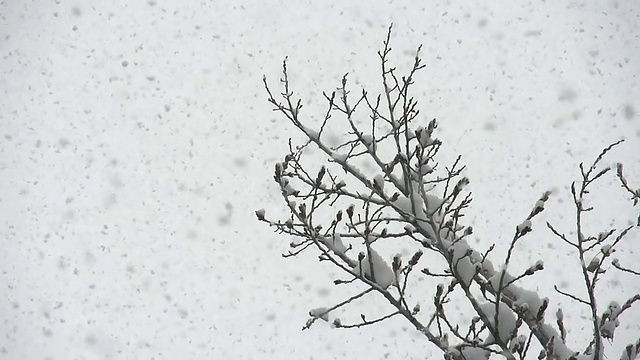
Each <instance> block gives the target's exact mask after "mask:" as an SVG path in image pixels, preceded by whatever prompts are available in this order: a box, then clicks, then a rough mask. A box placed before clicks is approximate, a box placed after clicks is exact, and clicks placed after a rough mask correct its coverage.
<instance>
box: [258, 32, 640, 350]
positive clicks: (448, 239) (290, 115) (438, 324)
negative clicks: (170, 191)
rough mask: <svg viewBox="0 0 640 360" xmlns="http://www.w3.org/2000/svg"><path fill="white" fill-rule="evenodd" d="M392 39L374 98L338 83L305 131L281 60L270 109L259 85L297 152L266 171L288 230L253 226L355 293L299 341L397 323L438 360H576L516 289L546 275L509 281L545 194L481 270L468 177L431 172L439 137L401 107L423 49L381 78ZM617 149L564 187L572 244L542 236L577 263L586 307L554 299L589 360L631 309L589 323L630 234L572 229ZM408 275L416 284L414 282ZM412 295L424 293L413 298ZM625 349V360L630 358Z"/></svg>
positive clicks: (535, 299)
mask: <svg viewBox="0 0 640 360" xmlns="http://www.w3.org/2000/svg"><path fill="white" fill-rule="evenodd" d="M390 39H391V27H390V28H389V32H388V33H387V36H386V39H385V41H384V43H383V49H382V50H381V51H379V52H378V56H379V58H380V75H381V83H382V93H381V94H379V95H371V94H372V93H371V92H369V91H366V90H362V91H361V92H358V93H357V96H355V98H353V97H352V96H351V93H352V92H351V91H350V90H349V81H348V76H347V75H344V76H343V77H342V80H341V82H340V86H339V87H338V88H337V90H336V91H334V92H331V93H323V96H324V99H325V100H326V101H327V110H326V112H325V113H324V116H323V117H322V119H321V121H320V124H319V126H316V127H314V125H313V124H311V121H309V120H308V119H306V118H305V117H304V114H302V112H301V110H302V108H303V105H302V100H301V99H297V98H295V96H294V93H293V91H292V90H291V88H290V83H289V76H288V71H289V70H288V66H287V60H286V59H285V61H284V62H283V67H282V69H283V74H282V78H281V86H282V90H281V92H280V93H279V96H278V95H276V92H273V91H272V88H271V87H270V85H269V83H268V81H267V78H266V77H265V78H264V79H263V80H264V86H265V90H266V92H267V95H268V101H269V103H271V105H272V106H273V110H274V111H276V112H279V113H280V114H282V115H283V116H284V117H285V118H287V119H288V120H289V121H290V122H291V123H292V124H293V125H294V126H295V127H296V128H298V129H299V130H300V131H301V132H302V134H304V136H305V137H306V141H305V142H304V143H303V144H301V145H298V146H294V145H293V144H292V142H291V141H290V142H289V152H288V153H287V154H286V156H285V157H284V159H283V161H281V162H278V163H277V164H276V166H275V170H274V180H275V182H276V183H277V184H278V186H279V187H280V190H281V194H282V197H283V199H284V202H285V204H286V206H287V211H288V213H289V215H288V217H287V218H285V219H283V220H271V219H269V218H268V217H267V215H266V212H265V211H264V210H262V209H261V210H258V211H256V216H257V218H258V220H260V221H264V222H266V223H268V224H269V225H270V226H272V227H273V228H274V229H275V230H276V231H277V232H279V233H283V234H286V235H288V236H290V237H293V239H294V240H293V241H292V242H291V243H290V249H289V251H288V252H287V253H285V254H283V256H285V257H294V256H296V255H298V254H300V253H302V252H304V251H310V250H311V249H315V250H313V251H316V252H317V254H318V259H319V260H320V261H322V262H328V263H330V264H331V265H332V266H335V267H336V268H338V269H340V270H341V272H342V275H341V277H342V278H340V279H335V280H334V284H335V285H336V286H353V288H354V291H353V294H354V295H352V296H351V297H348V298H347V299H345V300H342V301H338V302H337V303H335V304H334V305H333V306H326V304H322V306H321V307H318V308H316V309H313V310H311V311H310V312H309V315H310V316H311V318H310V319H309V321H308V322H307V323H306V325H305V326H304V327H303V328H304V329H306V328H309V327H310V326H311V325H313V324H314V323H315V322H316V320H317V319H323V320H325V321H327V322H330V323H332V324H333V326H334V327H336V328H352V327H361V326H367V325H375V324H377V323H379V322H382V321H384V320H386V319H388V318H391V317H396V316H400V317H403V318H405V319H406V320H407V321H409V322H410V323H411V324H412V325H413V326H414V327H415V329H416V330H417V331H419V332H420V333H422V334H424V336H425V337H426V339H427V340H428V341H430V342H431V343H433V344H434V345H435V346H436V347H438V348H439V349H440V350H441V351H442V353H443V355H444V357H445V358H454V359H471V358H473V359H487V358H489V356H490V355H491V354H500V355H502V356H504V357H506V358H508V359H516V358H520V359H524V358H526V357H528V356H529V357H530V356H538V357H539V358H544V357H546V358H550V359H570V358H574V357H575V356H577V355H579V354H580V353H579V352H578V351H574V350H571V349H569V348H568V347H567V343H566V341H567V339H566V338H567V334H568V333H569V331H568V329H570V328H571V327H572V326H573V324H566V323H565V322H564V316H563V313H562V311H561V310H558V311H557V312H556V318H555V324H554V325H552V324H547V323H546V317H545V315H546V310H547V308H548V306H549V299H548V298H547V297H544V296H541V295H539V294H538V293H537V292H534V291H531V290H527V289H524V288H523V287H521V285H520V282H521V280H522V279H523V278H525V277H532V276H535V274H536V273H537V272H539V271H542V270H543V269H544V264H543V262H542V261H541V260H540V261H537V262H534V263H533V264H530V265H529V267H528V268H527V269H526V270H525V271H523V272H522V273H520V274H511V273H509V271H508V265H509V264H510V262H511V260H512V256H513V254H514V253H515V252H516V251H517V248H518V247H517V244H518V243H519V242H520V240H521V239H523V238H524V237H526V236H527V234H529V233H530V232H531V231H532V230H533V229H534V228H535V227H536V226H537V224H536V216H537V215H538V214H540V213H541V212H542V211H544V209H545V206H546V201H547V200H548V199H549V197H550V195H551V194H550V193H549V192H544V193H543V194H542V196H541V197H540V198H539V199H538V200H537V201H536V202H535V203H534V206H533V207H532V210H531V211H530V212H529V214H528V215H527V214H523V219H524V220H523V221H522V223H520V224H518V225H517V226H515V232H514V234H513V237H512V240H511V242H510V243H509V244H504V246H505V247H506V248H507V255H506V258H505V259H504V260H503V261H502V262H501V263H500V265H499V266H497V267H496V266H494V265H493V263H492V261H491V260H490V258H491V251H492V250H493V249H494V246H492V247H490V248H489V249H485V250H483V251H479V250H478V249H475V248H473V247H472V246H471V245H469V242H468V241H467V240H468V238H469V236H471V235H472V234H473V228H472V227H471V226H469V225H468V224H464V222H463V219H464V214H465V211H466V209H468V208H469V206H471V204H472V196H471V193H470V192H468V190H467V185H468V184H469V182H470V180H469V179H468V178H467V177H464V176H463V175H462V173H463V170H464V169H465V167H464V165H463V164H462V161H461V157H460V156H458V157H457V159H456V160H455V162H454V163H453V164H451V165H449V166H441V165H440V164H439V163H438V162H437V160H436V158H437V156H438V153H439V151H440V150H441V148H442V146H443V143H442V142H441V141H440V140H439V139H437V138H436V137H435V132H436V130H437V127H438V123H437V121H436V119H432V120H428V121H426V120H424V119H423V117H421V116H420V111H419V108H418V103H417V101H416V100H415V99H414V98H413V97H412V96H411V93H412V89H413V85H414V80H415V78H416V74H417V73H418V71H420V70H421V69H423V68H424V65H423V64H422V60H421V57H420V50H421V49H420V48H418V51H417V52H416V56H415V58H414V59H413V62H412V63H411V65H410V66H409V67H408V70H407V73H406V75H404V76H401V75H399V73H398V70H397V68H396V67H392V66H390V59H389V57H390V54H391V44H390ZM338 119H340V120H338ZM339 121H342V122H339ZM363 124H365V125H363ZM333 126H335V127H338V128H340V127H341V128H342V129H345V131H344V132H345V133H346V136H345V137H344V138H343V139H342V140H341V142H340V143H338V144H334V142H333V141H329V138H328V135H327V133H328V131H329V129H331V128H332V127H333ZM330 144H333V145H330ZM617 144H618V143H614V144H612V145H611V146H609V147H607V148H605V150H603V151H602V153H601V154H600V155H599V156H598V158H597V159H596V161H595V162H594V163H593V164H592V165H591V166H590V167H589V168H585V167H584V165H582V164H581V165H580V171H581V176H582V179H581V181H580V182H578V183H574V184H573V185H572V187H571V189H572V196H573V198H574V203H575V205H576V216H577V218H576V223H577V229H576V233H577V239H571V238H569V237H568V236H566V235H564V234H562V233H561V232H560V231H559V230H557V228H556V227H554V226H552V225H551V224H547V226H548V227H549V229H551V231H552V232H553V233H554V234H555V235H556V236H557V237H559V238H560V239H561V240H562V241H563V242H565V243H568V244H570V245H571V248H572V249H573V250H575V251H577V253H578V256H579V257H580V260H581V264H582V269H581V271H580V272H581V273H582V275H583V278H584V283H585V287H586V289H587V296H586V297H584V296H578V295H575V294H570V293H568V292H563V291H562V290H560V289H557V290H558V291H559V292H561V293H562V294H563V295H565V296H568V297H569V298H571V299H573V300H576V301H578V302H579V303H580V304H584V305H587V306H589V307H590V308H591V310H592V316H593V319H592V320H593V321H592V324H593V329H594V340H593V341H592V343H591V344H590V345H589V346H588V347H587V350H585V351H583V352H582V355H583V356H588V357H592V358H600V356H601V354H602V353H603V345H602V341H601V340H602V339H603V338H608V339H610V338H613V336H614V330H615V329H616V327H617V326H618V324H619V321H620V314H621V313H622V312H623V311H626V310H627V309H629V308H631V306H632V305H633V304H634V303H635V302H636V300H637V299H635V298H631V299H628V300H627V301H626V302H624V305H623V306H617V303H615V304H613V303H612V304H611V305H610V306H609V308H608V309H607V311H608V312H607V311H605V312H603V313H602V314H601V315H598V311H599V309H598V308H597V304H596V297H597V294H596V282H597V279H598V277H599V276H601V275H602V274H603V273H604V271H605V270H606V269H605V267H606V266H607V265H608V264H612V265H613V267H614V268H617V269H620V270H621V271H625V272H626V273H628V274H634V271H633V270H630V269H627V268H625V267H623V266H622V265H620V264H619V262H618V261H617V259H614V260H613V261H611V260H610V257H611V254H612V253H613V252H614V251H615V250H616V248H617V247H618V246H619V244H620V243H621V242H622V240H623V239H624V238H625V237H626V236H627V235H628V234H629V233H630V232H631V231H632V230H633V229H634V228H635V227H634V226H629V227H627V228H624V229H622V230H620V231H617V230H609V231H604V232H603V233H601V234H600V235H597V236H588V235H587V234H585V233H584V230H583V228H582V221H583V219H582V217H583V214H584V213H585V212H588V211H591V210H593V209H592V208H589V207H585V203H584V201H585V198H586V197H587V194H588V190H587V188H588V186H589V185H590V184H592V183H593V182H594V181H596V180H597V179H599V178H601V177H602V176H604V175H606V174H607V173H608V171H609V170H610V169H609V168H604V169H599V162H600V161H601V160H602V158H603V157H604V156H605V155H606V154H607V153H608V152H609V151H610V150H611V149H612V148H613V147H615V146H616V145H617ZM308 147H317V148H318V149H319V150H320V151H321V153H322V154H323V156H324V157H325V159H326V161H325V162H324V163H323V165H322V166H320V167H319V168H318V167H317V165H310V164H309V161H308V156H307V152H305V150H306V149H307V148H308ZM617 174H618V178H619V179H620V181H621V183H622V187H623V188H624V189H625V190H626V191H627V192H630V193H631V194H632V199H633V200H634V201H636V202H637V200H638V196H637V195H638V193H637V191H633V190H631V188H630V187H629V185H628V182H627V181H626V179H625V178H624V176H622V166H621V165H618V171H617ZM525 215H527V216H526V217H525ZM639 220H640V219H639ZM499 245H500V244H498V246H499ZM389 246H397V248H398V249H401V248H411V249H413V250H412V252H409V254H411V253H413V255H412V256H411V257H410V258H408V259H406V258H403V256H402V255H401V254H399V253H397V254H395V255H393V253H391V254H389V253H385V251H384V249H388V248H389ZM398 252H399V251H398ZM425 259H428V260H425ZM426 262H428V263H429V267H426V266H425V263H426ZM416 268H421V271H413V270H414V269H416ZM425 279H426V280H427V282H425V281H424V280H425ZM420 282H422V283H423V284H424V283H432V284H433V285H434V286H433V288H431V289H428V290H425V289H421V290H420V291H418V290H417V289H418V287H419V283H420ZM357 284H360V285H359V286H358V285H357ZM362 285H364V286H365V288H366V290H364V291H363V290H362ZM376 294H377V295H378V296H381V297H382V298H384V299H386V301H387V302H388V304H389V306H390V309H389V311H388V312H386V313H383V314H376V315H375V316H368V315H365V312H364V311H359V314H360V316H359V317H356V319H355V320H348V321H347V322H345V321H343V320H342V319H339V318H333V320H332V321H331V320H330V318H331V316H332V314H333V313H335V310H337V309H339V308H349V307H352V306H354V305H353V304H354V302H355V300H356V299H359V301H362V299H365V298H367V297H370V296H375V295H376ZM454 299H457V300H458V303H459V301H462V302H463V303H466V304H467V305H468V308H467V310H466V311H467V312H468V313H469V314H473V316H469V318H470V319H469V320H466V321H465V320H460V319H458V318H457V317H455V316H454V315H455V314H459V313H460V310H459V309H453V307H452V306H451V304H452V303H453V302H454V301H453V300H454ZM430 304H431V305H430ZM465 329H466V330H465ZM556 329H558V330H556ZM558 331H559V332H558ZM628 349H630V350H629V351H628V352H627V353H628V354H632V353H633V352H634V351H637V346H636V347H633V346H631V345H630V347H629V348H628ZM623 357H624V355H623Z"/></svg>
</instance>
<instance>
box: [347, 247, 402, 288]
mask: <svg viewBox="0 0 640 360" xmlns="http://www.w3.org/2000/svg"><path fill="white" fill-rule="evenodd" d="M368 253H369V254H370V255H371V257H370V258H369V254H366V255H365V256H363V257H362V256H361V257H362V260H360V261H358V265H356V267H355V269H354V270H353V271H354V273H355V274H356V275H358V276H364V277H366V278H368V279H370V280H375V282H376V284H378V285H379V286H380V287H381V288H383V289H386V288H388V287H389V286H391V285H393V284H394V283H395V274H394V272H393V270H392V269H391V267H390V266H389V264H387V262H386V261H384V259H383V258H382V257H381V256H380V254H378V252H377V251H375V250H374V249H372V248H369V251H368ZM361 254H365V253H361ZM359 258H360V257H359ZM371 264H373V277H375V279H372V271H371Z"/></svg>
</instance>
